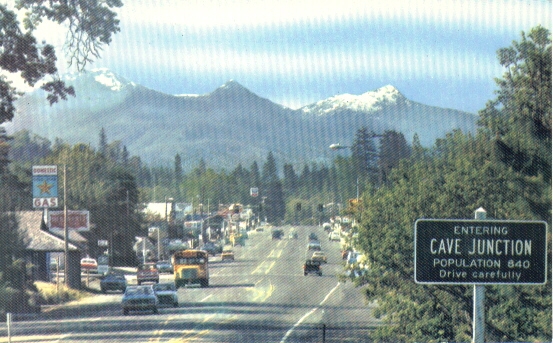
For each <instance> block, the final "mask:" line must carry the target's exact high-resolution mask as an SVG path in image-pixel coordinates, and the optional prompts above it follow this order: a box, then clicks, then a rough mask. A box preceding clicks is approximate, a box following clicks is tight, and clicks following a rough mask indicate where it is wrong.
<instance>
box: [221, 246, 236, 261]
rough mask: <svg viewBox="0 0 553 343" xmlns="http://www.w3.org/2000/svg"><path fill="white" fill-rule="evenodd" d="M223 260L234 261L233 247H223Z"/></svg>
mask: <svg viewBox="0 0 553 343" xmlns="http://www.w3.org/2000/svg"><path fill="white" fill-rule="evenodd" d="M221 261H234V251H233V250H232V249H223V252H222V253H221Z"/></svg>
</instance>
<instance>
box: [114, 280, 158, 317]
mask: <svg viewBox="0 0 553 343" xmlns="http://www.w3.org/2000/svg"><path fill="white" fill-rule="evenodd" d="M158 303H159V301H158V299H157V296H156V293H155V291H154V288H153V286H152V285H142V286H128V287H127V289H126V290H125V294H124V295H123V300H121V306H122V307H123V314H124V315H127V314H129V311H152V312H153V313H158V310H157V306H158Z"/></svg>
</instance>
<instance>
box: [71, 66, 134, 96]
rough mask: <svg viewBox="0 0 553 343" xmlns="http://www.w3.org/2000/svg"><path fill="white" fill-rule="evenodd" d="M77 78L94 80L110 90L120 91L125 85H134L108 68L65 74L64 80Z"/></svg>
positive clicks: (76, 79)
mask: <svg viewBox="0 0 553 343" xmlns="http://www.w3.org/2000/svg"><path fill="white" fill-rule="evenodd" d="M79 79H81V80H82V79H88V80H94V82H96V83H98V84H100V85H102V86H104V87H106V88H109V89H110V90H112V91H121V90H122V89H124V88H125V87H127V86H136V84H135V83H134V82H130V81H128V80H127V79H125V78H124V77H122V76H119V75H117V74H115V73H114V72H112V71H111V70H109V69H108V68H96V69H91V70H86V71H84V72H80V73H70V74H67V75H66V76H65V80H66V81H70V82H71V81H78V80H79Z"/></svg>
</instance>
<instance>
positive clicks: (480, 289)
mask: <svg viewBox="0 0 553 343" xmlns="http://www.w3.org/2000/svg"><path fill="white" fill-rule="evenodd" d="M474 219H477V220H483V219H486V210H485V209H483V208H482V207H480V208H479V209H477V210H476V211H475V212H474ZM473 287H474V292H473V299H472V301H473V304H472V342H473V343H484V336H485V332H486V314H485V305H484V302H485V300H486V286H484V285H476V284H475V285H474V286H473Z"/></svg>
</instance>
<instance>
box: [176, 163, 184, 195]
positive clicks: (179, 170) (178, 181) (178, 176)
mask: <svg viewBox="0 0 553 343" xmlns="http://www.w3.org/2000/svg"><path fill="white" fill-rule="evenodd" d="M182 177H183V172H182V161H181V157H180V155H179V154H176V155H175V190H176V192H177V194H176V197H177V198H178V199H180V197H181V190H180V187H181V183H182Z"/></svg>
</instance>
